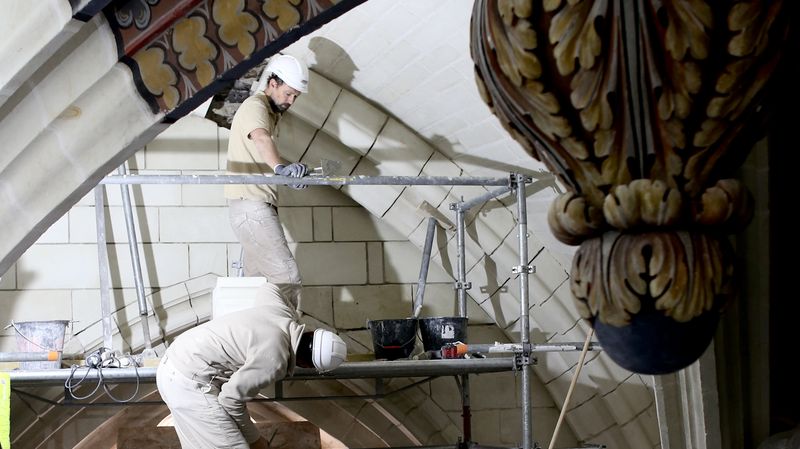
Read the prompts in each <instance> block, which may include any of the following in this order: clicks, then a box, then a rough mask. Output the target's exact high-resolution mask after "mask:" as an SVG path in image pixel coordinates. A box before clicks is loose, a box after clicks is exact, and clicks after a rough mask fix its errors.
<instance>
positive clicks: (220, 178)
mask: <svg viewBox="0 0 800 449" xmlns="http://www.w3.org/2000/svg"><path fill="white" fill-rule="evenodd" d="M100 184H280V185H295V184H302V185H308V186H312V185H332V186H342V185H448V186H458V185H461V186H466V185H481V186H510V185H511V178H490V177H473V176H306V177H303V178H293V177H289V176H264V175H108V176H106V177H105V178H103V179H102V180H100Z"/></svg>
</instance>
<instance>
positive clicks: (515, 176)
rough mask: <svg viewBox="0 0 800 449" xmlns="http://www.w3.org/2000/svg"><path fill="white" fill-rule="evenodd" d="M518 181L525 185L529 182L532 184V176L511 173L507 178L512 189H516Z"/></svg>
mask: <svg viewBox="0 0 800 449" xmlns="http://www.w3.org/2000/svg"><path fill="white" fill-rule="evenodd" d="M520 181H522V182H524V183H526V184H527V183H529V182H533V176H530V175H526V174H523V173H511V174H510V175H509V177H508V182H509V183H510V184H511V188H512V189H516V188H517V183H519V182H520Z"/></svg>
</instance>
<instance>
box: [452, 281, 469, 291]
mask: <svg viewBox="0 0 800 449" xmlns="http://www.w3.org/2000/svg"><path fill="white" fill-rule="evenodd" d="M471 288H472V282H459V281H456V282H454V283H453V289H454V290H461V289H463V290H469V289H471Z"/></svg>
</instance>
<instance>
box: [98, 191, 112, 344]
mask: <svg viewBox="0 0 800 449" xmlns="http://www.w3.org/2000/svg"><path fill="white" fill-rule="evenodd" d="M104 189H105V187H103V186H102V185H97V186H96V187H95V188H94V212H95V220H96V221H97V259H98V260H97V263H98V267H99V269H100V313H101V315H102V320H101V321H102V327H103V347H104V348H108V349H109V350H111V349H112V348H111V344H112V340H111V276H110V274H109V265H108V247H107V246H106V214H105V209H106V208H105V201H104V199H103V190H104Z"/></svg>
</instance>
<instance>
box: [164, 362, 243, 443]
mask: <svg viewBox="0 0 800 449" xmlns="http://www.w3.org/2000/svg"><path fill="white" fill-rule="evenodd" d="M156 385H157V386H158V393H159V394H160V395H161V399H163V400H164V402H165V403H166V404H167V407H169V411H170V412H171V413H172V422H173V425H174V426H175V431H176V432H177V433H178V439H179V440H180V442H181V448H182V449H220V448H230V449H249V448H250V445H249V444H247V441H246V440H245V439H244V435H242V432H241V431H240V430H239V427H238V426H237V424H236V422H235V421H234V420H233V419H232V418H231V417H230V415H228V412H226V411H225V409H224V408H223V407H222V406H221V405H220V404H219V401H217V397H218V396H219V387H217V386H216V385H213V384H211V383H207V382H206V383H204V382H200V381H197V380H192V379H189V378H188V377H186V376H184V375H183V374H181V373H180V372H178V370H176V369H175V367H174V366H172V364H171V363H170V361H169V356H167V355H165V356H164V357H162V359H161V362H159V364H158V370H157V371H156Z"/></svg>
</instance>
